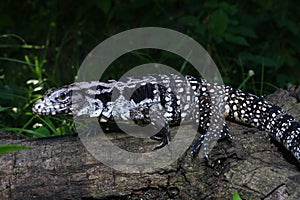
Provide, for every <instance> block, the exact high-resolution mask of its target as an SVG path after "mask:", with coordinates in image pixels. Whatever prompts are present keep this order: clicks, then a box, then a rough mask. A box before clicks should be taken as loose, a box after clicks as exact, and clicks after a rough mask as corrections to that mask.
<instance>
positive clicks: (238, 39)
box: [223, 33, 249, 46]
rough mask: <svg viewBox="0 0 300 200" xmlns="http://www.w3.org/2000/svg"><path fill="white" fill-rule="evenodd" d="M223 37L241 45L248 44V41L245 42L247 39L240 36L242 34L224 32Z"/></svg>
mask: <svg viewBox="0 0 300 200" xmlns="http://www.w3.org/2000/svg"><path fill="white" fill-rule="evenodd" d="M223 37H224V39H225V40H227V41H228V42H231V43H234V44H239V45H242V46H249V43H248V42H247V40H246V39H245V38H244V37H242V36H237V35H233V34H230V33H226V34H224V35H223Z"/></svg>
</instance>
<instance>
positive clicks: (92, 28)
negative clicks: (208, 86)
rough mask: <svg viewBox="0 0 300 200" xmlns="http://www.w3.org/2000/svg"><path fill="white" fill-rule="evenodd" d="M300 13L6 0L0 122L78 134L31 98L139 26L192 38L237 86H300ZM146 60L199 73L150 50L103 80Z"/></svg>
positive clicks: (251, 4)
mask: <svg viewBox="0 0 300 200" xmlns="http://www.w3.org/2000/svg"><path fill="white" fill-rule="evenodd" d="M298 11H300V7H299V6H298V2H297V1H292V0H287V1H278V0H266V1H260V0H248V1H230V0H227V1H225V0H224V1H216V0H207V1H196V0H183V1H179V0H167V1H163V0H157V1H150V0H143V1H138V0H123V1H121V0H113V1H110V0H101V1H70V0H66V1H58V0H53V1H34V0H25V1H23V2H22V3H21V2H17V1H10V0H3V1H2V2H1V7H0V66H1V67H0V83H1V84H0V99H1V104H0V113H1V115H0V127H2V130H10V131H14V132H16V133H18V134H20V135H23V136H25V137H43V136H50V135H59V134H66V133H70V132H72V131H73V130H72V121H71V120H70V119H69V118H66V117H51V116H46V117H39V116H35V115H33V114H32V112H31V105H32V103H33V102H34V101H35V100H36V99H37V98H39V97H40V96H41V95H42V94H43V93H44V92H45V90H47V89H48V88H50V87H53V86H61V85H64V84H69V83H71V82H73V81H74V77H75V76H76V73H77V70H78V68H79V67H80V64H81V62H82V61H83V59H84V58H85V56H86V55H87V54H88V53H89V52H90V51H91V50H92V49H93V48H94V47H95V46H96V45H98V44H99V43H100V42H102V41H103V40H104V39H106V38H108V37H110V36H112V35H114V34H117V33H119V32H122V31H125V30H128V29H132V28H137V27H147V26H155V27H165V28H170V29H173V30H177V31H180V32H182V33H185V34H187V35H189V36H190V37H192V38H194V39H195V40H196V41H198V42H199V43H200V44H201V45H202V46H203V47H204V48H205V49H206V50H207V51H208V52H209V54H210V55H211V56H212V58H213V59H214V61H215V62H216V64H217V66H218V67H219V69H220V71H221V73H222V76H223V80H224V82H225V83H226V84H229V85H232V86H234V87H239V88H242V89H244V90H247V91H249V92H252V93H255V94H257V95H264V94H267V93H270V92H272V91H274V90H275V89H276V88H277V87H283V88H286V87H287V84H288V83H294V84H296V83H298V84H299V77H300V67H299V64H298V63H299V59H300V57H299V55H300V45H299V44H300V37H299V26H300V24H299V23H300V21H299V20H300V15H299V14H298V13H300V12H298ZM147 62H160V63H162V62H163V63H164V64H168V65H169V66H174V67H175V68H177V69H181V72H182V73H184V74H193V70H192V69H191V66H185V67H184V68H182V66H183V63H184V60H182V59H181V58H179V57H178V56H177V57H176V56H173V57H172V56H170V55H167V54H166V53H165V52H159V51H155V50H146V51H139V52H134V53H131V54H128V55H125V56H122V57H121V58H120V59H118V60H117V61H116V62H114V63H113V66H111V67H110V70H109V72H108V73H106V74H105V77H104V78H117V77H118V76H120V74H121V75H122V74H124V73H125V72H126V71H128V70H129V69H130V68H132V67H134V66H136V65H139V64H141V63H147ZM249 70H250V72H249ZM252 72H254V75H253V73H252Z"/></svg>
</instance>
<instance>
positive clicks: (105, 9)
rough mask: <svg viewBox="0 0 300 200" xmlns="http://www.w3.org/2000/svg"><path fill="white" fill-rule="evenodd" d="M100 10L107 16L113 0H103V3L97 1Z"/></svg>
mask: <svg viewBox="0 0 300 200" xmlns="http://www.w3.org/2000/svg"><path fill="white" fill-rule="evenodd" d="M95 3H96V5H97V7H98V8H100V9H101V10H102V12H103V13H104V14H105V15H107V14H108V12H109V10H110V8H111V6H112V1H111V0H101V1H95Z"/></svg>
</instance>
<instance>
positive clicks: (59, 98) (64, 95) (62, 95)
mask: <svg viewBox="0 0 300 200" xmlns="http://www.w3.org/2000/svg"><path fill="white" fill-rule="evenodd" d="M66 96H67V95H66V94H65V93H64V92H62V93H60V94H59V95H58V97H57V99H58V100H64V99H65V98H66Z"/></svg>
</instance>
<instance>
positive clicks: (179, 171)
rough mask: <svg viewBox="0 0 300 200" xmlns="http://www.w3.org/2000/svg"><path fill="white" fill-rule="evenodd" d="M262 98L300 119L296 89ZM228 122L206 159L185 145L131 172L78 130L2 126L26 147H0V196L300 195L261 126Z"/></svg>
mask: <svg viewBox="0 0 300 200" xmlns="http://www.w3.org/2000/svg"><path fill="white" fill-rule="evenodd" d="M267 98H268V99H269V100H270V101H272V102H274V103H276V104H277V105H279V106H282V107H284V109H286V110H287V111H288V112H290V113H291V114H292V115H293V116H295V117H296V118H297V120H299V119H300V103H299V102H297V98H295V95H291V93H290V92H288V91H286V90H278V91H277V92H275V93H274V94H272V95H269V96H268V97H267ZM228 124H229V128H230V132H231V134H232V135H233V137H234V138H233V140H232V141H231V142H229V141H226V140H224V141H220V142H218V144H217V145H216V146H215V147H214V149H213V150H212V151H211V153H210V158H211V160H210V161H209V162H207V161H206V160H205V159H204V158H201V157H196V158H192V157H191V155H190V153H189V152H190V150H187V153H185V154H184V155H183V156H181V157H180V158H179V159H178V160H177V161H175V162H174V163H172V164H171V165H170V166H167V167H165V168H162V169H158V170H157V171H155V172H150V173H135V174H131V173H123V172H121V171H117V170H114V169H112V168H110V167H109V166H107V165H105V164H102V163H101V162H99V161H98V160H96V159H95V158H94V157H93V156H92V155H91V154H90V153H89V152H88V151H87V150H86V148H85V146H84V145H83V144H82V143H81V140H80V139H79V137H78V136H77V135H67V136H59V137H58V136H57V137H52V138H43V139H21V138H18V137H15V136H14V135H13V134H12V133H7V132H1V134H0V141H1V144H19V145H28V146H31V148H30V149H26V150H19V151H15V152H10V153H7V154H3V155H0V162H1V165H0V178H1V185H0V199H85V198H91V199H232V195H233V193H234V192H238V194H239V195H240V196H241V197H242V198H243V199H300V190H299V184H300V171H299V168H298V167H297V164H296V162H295V160H294V159H293V158H292V157H291V155H290V154H289V153H288V152H287V151H285V150H284V149H283V148H282V147H281V146H280V145H279V144H277V143H276V142H274V141H271V142H270V139H269V137H268V135H267V133H265V132H263V131H259V130H257V129H255V128H251V127H246V126H243V125H240V124H236V123H232V122H228ZM186 126H187V129H188V128H189V127H188V125H186ZM176 129H177V127H175V128H172V131H176ZM107 137H109V138H110V140H111V141H112V142H113V143H114V144H115V145H117V146H119V147H120V148H127V149H129V150H132V151H135V150H140V149H142V151H147V150H149V149H151V147H152V146H153V144H154V143H153V142H148V143H143V144H141V143H140V140H135V138H133V137H130V136H128V135H126V134H124V133H119V132H118V133H113V134H111V133H109V134H107ZM141 145H143V146H142V147H141Z"/></svg>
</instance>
